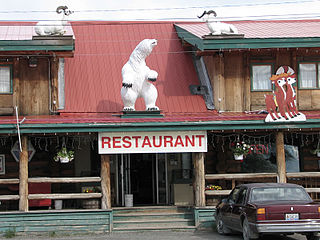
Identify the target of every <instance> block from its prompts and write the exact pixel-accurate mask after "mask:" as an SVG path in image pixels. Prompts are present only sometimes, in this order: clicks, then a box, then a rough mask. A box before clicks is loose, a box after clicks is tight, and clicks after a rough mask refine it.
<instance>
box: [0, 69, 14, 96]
mask: <svg viewBox="0 0 320 240" xmlns="http://www.w3.org/2000/svg"><path fill="white" fill-rule="evenodd" d="M1 67H9V72H10V79H9V81H10V90H9V92H0V95H5V94H13V74H12V64H0V68H1Z"/></svg>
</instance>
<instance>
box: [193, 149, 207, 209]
mask: <svg viewBox="0 0 320 240" xmlns="http://www.w3.org/2000/svg"><path fill="white" fill-rule="evenodd" d="M192 159H193V166H194V184H193V189H194V196H195V198H194V200H195V206H196V207H205V206H206V196H205V192H204V191H205V179H204V153H202V152H200V153H193V154H192Z"/></svg>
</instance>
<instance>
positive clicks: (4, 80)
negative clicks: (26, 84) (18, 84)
mask: <svg viewBox="0 0 320 240" xmlns="http://www.w3.org/2000/svg"><path fill="white" fill-rule="evenodd" d="M11 86H12V84H11V67H10V66H1V65H0V93H12V88H11Z"/></svg>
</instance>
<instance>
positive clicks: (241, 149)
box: [231, 141, 253, 156]
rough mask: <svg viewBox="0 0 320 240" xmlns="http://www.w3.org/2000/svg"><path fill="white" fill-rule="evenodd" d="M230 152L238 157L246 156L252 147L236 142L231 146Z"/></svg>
mask: <svg viewBox="0 0 320 240" xmlns="http://www.w3.org/2000/svg"><path fill="white" fill-rule="evenodd" d="M231 150H232V152H233V154H234V155H236V156H240V155H244V156H245V155H247V154H248V153H249V152H250V151H251V150H253V149H252V147H251V146H250V145H249V144H247V143H245V142H243V141H242V142H237V143H232V144H231Z"/></svg>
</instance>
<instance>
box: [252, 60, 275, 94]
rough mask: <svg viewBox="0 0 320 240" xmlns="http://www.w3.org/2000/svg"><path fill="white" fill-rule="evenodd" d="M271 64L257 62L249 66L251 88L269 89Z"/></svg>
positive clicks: (257, 89)
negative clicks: (257, 63)
mask: <svg viewBox="0 0 320 240" xmlns="http://www.w3.org/2000/svg"><path fill="white" fill-rule="evenodd" d="M271 72H272V65H271V64H259V65H252V66H251V86H252V88H251V90H252V91H271V81H270V77H271Z"/></svg>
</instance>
